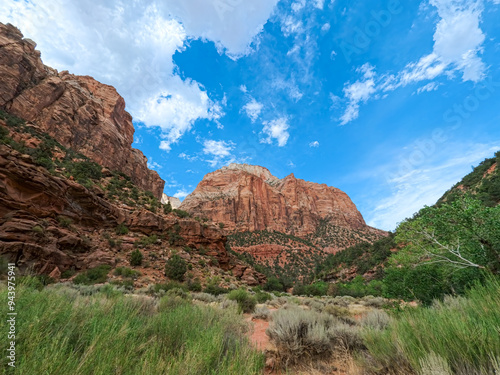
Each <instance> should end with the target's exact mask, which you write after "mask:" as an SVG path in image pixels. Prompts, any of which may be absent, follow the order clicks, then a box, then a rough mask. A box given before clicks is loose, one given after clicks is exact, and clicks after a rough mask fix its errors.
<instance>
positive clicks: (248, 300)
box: [227, 289, 257, 313]
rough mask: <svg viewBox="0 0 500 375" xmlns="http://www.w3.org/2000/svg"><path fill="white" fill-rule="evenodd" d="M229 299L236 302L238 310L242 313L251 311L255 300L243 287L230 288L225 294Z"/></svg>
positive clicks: (255, 302)
mask: <svg viewBox="0 0 500 375" xmlns="http://www.w3.org/2000/svg"><path fill="white" fill-rule="evenodd" d="M227 298H228V299H229V300H231V301H236V302H237V303H238V310H239V311H240V312H244V313H251V312H252V311H253V310H254V309H255V305H256V304H257V300H256V299H255V297H253V296H251V295H250V294H249V293H248V292H247V291H246V290H244V289H237V290H232V291H231V292H229V294H228V295H227Z"/></svg>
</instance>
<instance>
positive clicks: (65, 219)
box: [57, 216, 73, 228]
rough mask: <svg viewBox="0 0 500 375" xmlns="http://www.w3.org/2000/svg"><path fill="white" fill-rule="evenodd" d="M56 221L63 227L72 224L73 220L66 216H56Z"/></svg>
mask: <svg viewBox="0 0 500 375" xmlns="http://www.w3.org/2000/svg"><path fill="white" fill-rule="evenodd" d="M57 222H58V223H59V225H61V227H64V228H69V227H71V224H73V220H71V219H70V218H69V217H66V216H58V217H57Z"/></svg>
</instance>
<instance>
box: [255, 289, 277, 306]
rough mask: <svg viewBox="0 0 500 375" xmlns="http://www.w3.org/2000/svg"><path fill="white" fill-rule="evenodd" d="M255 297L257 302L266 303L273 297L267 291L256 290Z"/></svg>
mask: <svg viewBox="0 0 500 375" xmlns="http://www.w3.org/2000/svg"><path fill="white" fill-rule="evenodd" d="M255 299H256V300H257V302H258V303H266V302H267V301H270V300H272V299H273V297H271V295H270V294H269V293H266V292H262V291H258V292H256V293H255Z"/></svg>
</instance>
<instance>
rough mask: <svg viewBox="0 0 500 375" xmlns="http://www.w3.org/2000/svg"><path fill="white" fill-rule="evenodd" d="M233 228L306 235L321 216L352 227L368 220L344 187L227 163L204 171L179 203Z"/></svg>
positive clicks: (183, 207)
mask: <svg viewBox="0 0 500 375" xmlns="http://www.w3.org/2000/svg"><path fill="white" fill-rule="evenodd" d="M181 209H182V210H186V211H188V212H190V213H192V214H193V215H195V216H200V217H208V218H209V219H211V220H212V221H213V222H215V223H224V228H226V229H227V230H228V231H229V232H232V231H238V232H242V231H259V230H268V231H273V230H274V231H279V232H282V233H287V234H291V235H294V236H297V237H305V236H307V235H309V234H312V233H314V232H315V231H316V229H317V227H318V225H319V223H320V221H321V220H327V221H328V222H329V223H331V224H332V225H335V226H338V227H345V228H349V229H353V230H363V229H365V228H366V227H367V226H366V223H365V221H364V219H363V217H362V215H361V213H360V212H359V211H358V210H357V208H356V206H355V205H354V203H353V202H352V201H351V199H350V198H349V197H348V196H347V194H346V193H344V192H343V191H341V190H339V189H336V188H334V187H329V186H327V185H324V184H316V183H312V182H307V181H304V180H300V179H297V178H295V176H294V175H293V174H291V175H289V176H287V177H285V178H284V179H282V180H280V179H278V178H276V177H274V176H272V175H271V173H270V172H269V171H268V170H267V169H265V168H262V167H257V166H248V165H237V164H231V165H229V166H227V167H224V168H222V169H220V170H218V171H215V172H213V173H209V174H208V175H206V176H205V177H204V178H203V180H202V181H201V182H200V184H199V185H198V186H197V188H196V190H195V191H194V192H193V193H192V194H190V195H189V196H188V197H187V198H186V199H185V200H184V202H183V203H182V205H181Z"/></svg>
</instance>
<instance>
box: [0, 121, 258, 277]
mask: <svg viewBox="0 0 500 375" xmlns="http://www.w3.org/2000/svg"><path fill="white" fill-rule="evenodd" d="M4 125H5V123H2V121H0V126H4ZM61 218H64V219H65V220H64V221H62V220H61ZM119 223H122V224H124V225H126V226H127V227H128V228H129V229H130V231H131V232H134V233H135V234H136V235H141V234H142V235H150V234H153V233H154V234H165V235H166V238H167V239H168V238H169V236H171V234H170V233H173V232H175V233H177V235H178V236H180V237H178V238H181V239H182V240H181V241H182V243H180V244H179V245H182V246H183V247H184V248H192V249H201V248H202V249H204V251H205V252H206V255H207V256H211V257H213V259H216V260H217V264H218V266H219V267H220V268H222V269H223V270H234V271H233V273H234V274H235V276H236V277H238V278H240V279H241V280H242V281H244V282H247V283H250V285H257V284H259V283H262V282H263V281H265V277H264V276H263V275H262V274H259V273H257V272H255V271H254V270H253V269H250V268H249V267H248V266H245V265H243V264H242V263H241V262H240V261H238V260H237V259H234V258H231V257H230V256H229V255H228V253H227V251H226V248H225V243H226V237H225V236H223V235H222V233H221V231H220V229H219V228H218V227H217V226H214V225H207V224H202V223H200V222H198V221H196V220H193V219H180V218H178V217H176V216H175V215H173V214H170V215H165V214H163V213H161V212H159V213H157V214H155V213H153V212H150V211H147V210H144V209H142V210H138V209H132V208H129V207H127V206H126V205H124V204H121V203H119V202H115V203H113V202H110V201H108V200H107V199H106V198H105V197H104V196H103V193H102V192H100V191H99V189H96V190H89V189H87V188H85V187H84V186H82V185H80V184H78V183H77V182H75V181H72V180H70V179H66V178H63V177H57V176H54V175H52V174H50V173H49V172H48V171H47V170H46V169H45V168H43V167H40V166H37V165H36V164H34V163H33V160H32V159H31V157H30V156H28V155H22V154H20V153H19V152H17V151H15V150H13V149H12V148H10V147H9V146H5V145H0V255H2V256H4V257H6V258H7V260H8V261H9V262H14V263H16V265H17V266H18V267H19V268H20V269H21V270H23V271H24V270H26V269H31V270H32V271H34V272H37V273H43V274H47V275H48V274H50V275H52V276H53V277H54V278H55V279H58V278H60V275H61V272H64V271H66V270H69V269H75V270H81V269H88V268H93V267H96V266H98V265H101V264H108V265H111V266H116V265H117V261H118V259H119V257H120V256H123V255H122V254H120V252H119V251H118V250H116V249H114V250H113V249H112V248H111V247H110V245H109V244H107V243H106V241H105V240H104V238H103V233H105V232H106V231H108V232H109V231H111V232H113V230H114V228H116V226H117V225H118V224H119ZM136 240H138V238H137V237H130V238H123V246H122V250H121V251H122V252H123V251H128V250H132V249H133V248H134V246H133V244H134V242H135V241H136ZM170 247H171V243H170V244H169V243H168V242H167V243H166V244H163V245H162V244H161V243H160V244H159V245H157V246H154V247H153V250H152V251H153V252H154V253H163V252H165V251H166V250H165V249H168V248H170ZM193 251H195V250H193ZM186 255H188V254H186ZM188 256H189V255H188ZM162 267H164V265H161V266H160V265H159V266H156V265H155V266H154V267H153V268H157V269H158V270H160V271H161V269H162ZM161 272H162V271H161ZM161 272H159V273H158V274H159V275H161V274H162V273H161Z"/></svg>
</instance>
